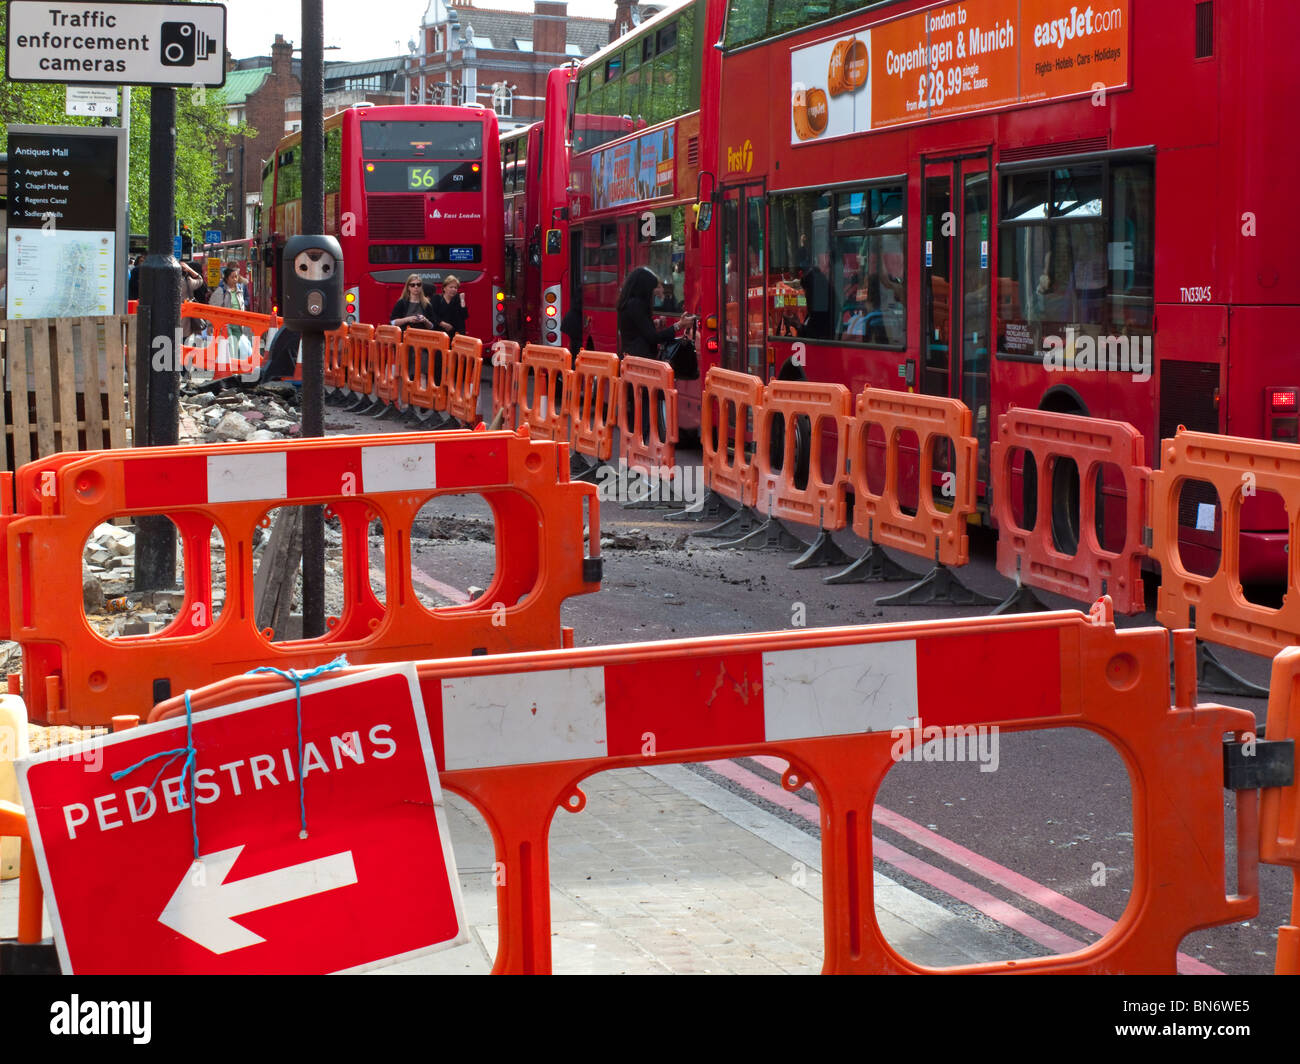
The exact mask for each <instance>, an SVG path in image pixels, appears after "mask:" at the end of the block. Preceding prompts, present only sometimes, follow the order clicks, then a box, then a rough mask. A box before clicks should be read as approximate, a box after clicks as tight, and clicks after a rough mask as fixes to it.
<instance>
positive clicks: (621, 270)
mask: <svg viewBox="0 0 1300 1064" xmlns="http://www.w3.org/2000/svg"><path fill="white" fill-rule="evenodd" d="M636 227H637V220H636V218H635V217H629V218H620V219H619V220H618V288H619V291H620V292H621V291H622V290H623V282H624V281H626V280H627V275H628V274H629V273H631V272H632V271H633V270H635V269H636V268H637V267H638V266H641V265H643V264H642V263H640V262H637V247H636V245H637V232H636Z"/></svg>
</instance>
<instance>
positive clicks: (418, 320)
mask: <svg viewBox="0 0 1300 1064" xmlns="http://www.w3.org/2000/svg"><path fill="white" fill-rule="evenodd" d="M432 319H433V304H432V303H431V302H430V301H429V297H428V296H426V295H425V294H424V283H423V282H422V281H421V280H420V275H419V274H416V273H413V274H411V276H410V277H408V278H407V279H406V288H405V289H404V290H403V292H402V298H401V299H399V300H398V301H397V302H396V303H395V304H393V312H392V313H391V314H390V315H389V316H388V322H389V324H390V325H396V326H398V327H399V328H400V329H401V330H402V332H406V330H407V327H408V326H411V325H414V326H416V327H417V328H420V329H432V328H433V320H432Z"/></svg>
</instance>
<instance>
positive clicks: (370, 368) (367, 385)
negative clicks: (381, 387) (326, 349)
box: [347, 322, 375, 396]
mask: <svg viewBox="0 0 1300 1064" xmlns="http://www.w3.org/2000/svg"><path fill="white" fill-rule="evenodd" d="M374 347H375V327H374V326H373V325H362V324H361V323H360V322H355V323H353V324H352V325H349V326H348V385H347V386H348V391H350V392H351V393H352V394H353V395H356V396H362V395H369V394H370V393H371V391H372V390H373V389H374V386H375V372H374V359H375V351H374Z"/></svg>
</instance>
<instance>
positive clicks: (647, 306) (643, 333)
mask: <svg viewBox="0 0 1300 1064" xmlns="http://www.w3.org/2000/svg"><path fill="white" fill-rule="evenodd" d="M662 296H663V285H662V284H661V283H660V281H659V278H658V277H656V276H655V274H654V271H652V270H649V269H647V268H646V267H644V266H638V267H637V268H636V269H635V270H633V271H632V272H631V273H629V274H628V275H627V280H626V281H624V282H623V288H622V290H621V291H620V292H619V293H618V348H619V351H618V353H619V354H620V355H636V356H639V357H640V358H658V357H659V348H660V345H662V344H666V343H668V342H669V341H670V340H672V339H674V338H675V337H676V335H677V330H678V329H687V328H689V327H690V326H691V325H692V324H693V323H694V322H695V317H696V316H695V315H694V314H683V315H682V316H681V317H680V318H678V319H677V324H676V325H675V326H673V325H666V326H664V327H663V328H662V329H657V328H655V322H654V316H653V314H652V308H653V307H654V304H655V301H656V299H657V298H662Z"/></svg>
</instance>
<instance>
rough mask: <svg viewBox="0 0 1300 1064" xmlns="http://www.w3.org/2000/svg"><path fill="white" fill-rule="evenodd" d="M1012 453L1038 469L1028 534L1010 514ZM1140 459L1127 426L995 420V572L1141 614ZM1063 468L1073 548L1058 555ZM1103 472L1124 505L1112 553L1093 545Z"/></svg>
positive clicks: (1069, 417) (1023, 414)
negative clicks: (1071, 499) (1119, 483)
mask: <svg viewBox="0 0 1300 1064" xmlns="http://www.w3.org/2000/svg"><path fill="white" fill-rule="evenodd" d="M1017 451H1020V452H1022V453H1024V454H1031V455H1033V457H1034V461H1035V463H1036V468H1037V489H1036V490H1037V513H1036V514H1035V515H1034V517H1033V526H1032V530H1030V529H1026V528H1022V527H1021V526H1020V525H1019V524H1018V523H1017V522H1016V519H1015V514H1014V512H1013V510H1012V498H1013V489H1012V463H1013V460H1014V457H1015V454H1016V452H1017ZM1145 455H1146V448H1145V445H1144V443H1143V440H1142V434H1141V433H1140V432H1138V431H1137V429H1135V428H1134V427H1133V426H1132V425H1130V424H1128V422H1126V421H1106V420H1103V419H1101V418H1088V417H1080V416H1078V415H1074V414H1054V413H1050V412H1049V411H1046V410H1023V409H1020V408H1019V407H1012V408H1011V409H1010V410H1008V411H1007V412H1006V413H1005V414H1003V415H1001V416H1000V417H999V418H998V438H997V441H996V442H995V443H994V444H993V448H992V456H991V458H990V462H989V470H990V473H989V475H990V477H991V479H992V481H993V519H994V521H995V522H996V523H997V526H998V572H1000V573H1002V575H1003V576H1010V577H1015V576H1016V572H1017V569H1019V573H1020V580H1021V582H1022V583H1024V584H1026V585H1028V586H1030V587H1037V588H1041V589H1043V590H1044V591H1052V592H1055V593H1056V594H1058V595H1065V596H1066V597H1067V598H1072V599H1078V600H1080V601H1083V602H1089V601H1092V600H1093V599H1095V598H1096V597H1097V596H1098V595H1100V594H1102V593H1103V592H1104V593H1107V594H1109V595H1110V597H1111V598H1112V600H1114V603H1115V608H1116V609H1117V610H1119V611H1120V612H1121V613H1125V614H1132V613H1140V612H1141V611H1142V610H1143V609H1144V608H1145V606H1144V599H1143V587H1142V559H1143V558H1144V557H1145V556H1146V553H1147V551H1146V547H1145V546H1144V545H1143V543H1142V523H1143V521H1144V519H1145V517H1146V496H1147V480H1148V478H1149V477H1150V476H1151V470H1149V469H1148V468H1147V467H1146V465H1145V464H1144V463H1145ZM1067 460H1069V461H1073V462H1074V464H1075V465H1076V466H1077V468H1078V471H1079V472H1078V475H1079V513H1078V514H1077V524H1076V525H1075V528H1076V529H1077V531H1078V540H1079V542H1078V547H1077V549H1076V550H1074V551H1073V552H1070V551H1067V550H1062V549H1060V548H1059V547H1058V541H1059V538H1060V534H1061V530H1059V529H1057V530H1055V537H1056V540H1057V541H1054V529H1053V512H1052V511H1053V502H1054V500H1055V498H1056V493H1055V492H1054V490H1053V489H1054V486H1055V484H1054V482H1055V480H1056V478H1057V476H1058V474H1057V473H1056V471H1055V466H1056V465H1057V464H1058V463H1061V462H1065V461H1067ZM1107 467H1111V468H1112V469H1113V473H1112V476H1116V475H1120V476H1122V478H1123V483H1124V494H1125V498H1126V505H1125V522H1124V546H1123V548H1122V549H1121V550H1118V551H1111V550H1106V549H1105V548H1104V547H1102V545H1101V543H1100V541H1099V540H1098V538H1097V518H1098V514H1097V499H1098V497H1099V495H1100V494H1101V489H1100V487H1099V485H1098V483H1097V481H1098V478H1099V477H1102V476H1103V475H1104V470H1105V469H1106V468H1107ZM1070 516H1074V515H1070ZM1025 519H1026V521H1028V520H1029V519H1030V515H1029V514H1026V515H1025ZM1067 519H1068V518H1067ZM963 560H964V559H963ZM1162 620H1163V618H1162ZM1169 627H1170V628H1175V627H1179V628H1182V627H1186V625H1185V624H1178V625H1174V624H1170V625H1169Z"/></svg>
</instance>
